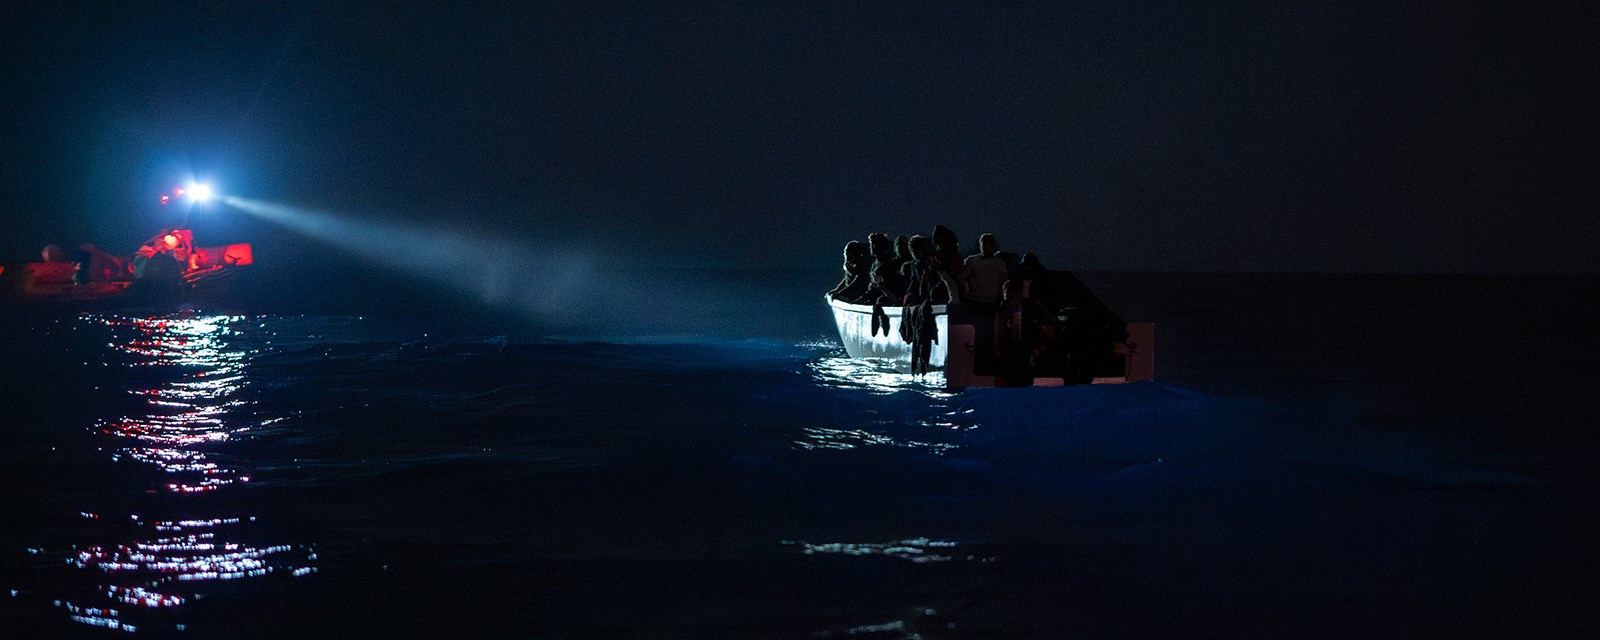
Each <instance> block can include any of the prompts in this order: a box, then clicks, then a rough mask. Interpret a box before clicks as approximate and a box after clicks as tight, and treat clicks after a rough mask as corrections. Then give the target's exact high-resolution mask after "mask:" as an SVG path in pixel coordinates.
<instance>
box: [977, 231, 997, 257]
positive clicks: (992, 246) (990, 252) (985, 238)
mask: <svg viewBox="0 0 1600 640" xmlns="http://www.w3.org/2000/svg"><path fill="white" fill-rule="evenodd" d="M999 250H1000V245H999V244H997V243H995V241H994V234H992V233H985V234H983V235H981V236H978V252H979V253H982V254H983V257H985V258H993V257H994V254H995V252H996V251H999Z"/></svg>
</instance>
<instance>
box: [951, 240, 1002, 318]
mask: <svg viewBox="0 0 1600 640" xmlns="http://www.w3.org/2000/svg"><path fill="white" fill-rule="evenodd" d="M978 248H979V251H980V253H978V254H977V255H973V256H969V257H968V258H967V260H966V262H965V263H964V264H965V265H966V268H965V269H963V270H962V271H961V276H960V278H959V280H960V282H961V291H962V295H961V302H962V304H965V305H968V306H969V307H973V308H974V310H977V311H984V310H988V311H993V310H994V309H996V308H998V307H999V305H1000V295H1001V293H1002V289H1003V288H1004V287H1005V285H1006V280H1009V279H1010V278H1011V273H1010V271H1011V270H1010V268H1009V267H1008V266H1007V265H1006V260H1005V258H1003V257H1001V256H1000V255H999V252H1000V247H999V243H998V242H996V241H995V239H994V234H992V233H985V234H983V235H981V236H978Z"/></svg>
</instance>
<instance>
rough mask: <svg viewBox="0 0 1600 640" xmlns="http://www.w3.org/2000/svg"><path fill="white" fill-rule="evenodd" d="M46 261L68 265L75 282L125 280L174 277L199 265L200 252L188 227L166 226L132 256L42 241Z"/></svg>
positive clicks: (201, 255)
mask: <svg viewBox="0 0 1600 640" xmlns="http://www.w3.org/2000/svg"><path fill="white" fill-rule="evenodd" d="M39 255H40V257H41V258H43V259H44V261H45V262H46V263H62V264H71V265H72V272H73V275H72V280H73V282H74V283H76V284H88V283H91V282H129V281H137V280H144V279H146V277H147V276H154V277H157V278H166V277H169V276H170V277H177V276H180V275H181V274H182V273H183V272H185V271H191V270H194V269H198V268H202V267H203V266H204V265H203V264H201V263H203V262H204V261H205V260H204V256H203V254H202V252H199V251H196V250H195V248H194V235H193V233H191V232H190V231H189V230H188V229H167V230H164V231H162V232H161V233H158V234H156V235H155V236H152V237H151V238H150V239H149V240H146V241H145V242H144V244H142V245H139V248H138V250H136V251H134V252H133V255H132V256H129V257H127V258H123V257H120V256H116V255H112V254H110V253H107V252H105V251H102V250H101V249H100V248H99V247H97V246H95V245H93V244H91V243H87V242H86V243H84V244H81V245H79V246H78V248H77V249H76V250H73V251H67V250H66V249H64V248H62V247H61V246H60V245H55V244H52V245H46V246H45V248H44V249H43V250H42V251H40V252H39Z"/></svg>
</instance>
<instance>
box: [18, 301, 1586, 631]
mask: <svg viewBox="0 0 1600 640" xmlns="http://www.w3.org/2000/svg"><path fill="white" fill-rule="evenodd" d="M1341 282H1343V281H1341ZM1442 282H1443V284H1440V282H1428V281H1418V282H1416V283H1413V284H1412V285H1393V284H1391V285H1389V286H1391V287H1392V290H1390V291H1388V292H1387V293H1383V294H1382V295H1387V296H1389V298H1388V299H1387V302H1386V303H1385V304H1388V305H1389V306H1390V308H1395V309H1399V310H1400V312H1397V313H1395V314H1394V315H1392V316H1391V317H1390V318H1389V321H1388V322H1386V323H1384V324H1383V325H1382V327H1383V328H1384V329H1388V330H1389V331H1384V330H1378V328H1377V327H1376V326H1374V325H1372V324H1370V323H1363V321H1362V320H1361V318H1362V316H1361V315H1360V314H1359V313H1352V312H1350V311H1349V310H1348V309H1349V308H1355V307H1347V306H1346V304H1345V303H1352V302H1358V301H1359V302H1364V303H1367V305H1368V306H1364V307H1360V308H1370V304H1371V302H1372V300H1371V297H1370V296H1372V295H1373V287H1372V286H1371V282H1368V281H1357V282H1355V283H1354V285H1351V284H1350V283H1348V282H1346V283H1344V284H1339V283H1334V284H1329V283H1328V281H1325V280H1315V279H1310V280H1302V281H1295V280H1292V279H1289V280H1282V279H1279V280H1273V279H1266V280H1260V279H1257V280H1249V279H1245V280H1241V279H1239V278H1237V277H1236V278H1233V279H1229V278H1226V277H1210V278H1200V277H1188V278H1187V279H1185V278H1175V277H1169V278H1168V279H1165V280H1162V279H1160V278H1157V277H1154V276H1148V277H1144V278H1143V279H1138V278H1129V279H1124V280H1117V279H1115V278H1107V279H1106V280H1105V283H1106V284H1103V285H1102V286H1114V290H1117V291H1124V292H1138V291H1142V292H1143V293H1144V295H1146V296H1148V297H1151V298H1158V299H1159V300H1160V303H1159V304H1147V305H1145V306H1143V307H1142V308H1135V309H1133V310H1132V311H1131V312H1130V311H1129V310H1128V309H1127V307H1130V306H1134V307H1137V305H1136V304H1130V303H1126V302H1123V303H1120V304H1119V306H1122V307H1123V308H1124V313H1126V314H1128V315H1130V316H1132V317H1137V318H1139V319H1151V320H1155V321H1157V322H1158V323H1161V325H1160V326H1161V327H1162V328H1163V329H1162V331H1163V333H1162V334H1161V337H1160V338H1159V340H1160V341H1161V342H1160V343H1159V345H1160V346H1159V347H1158V367H1160V368H1159V369H1158V371H1159V373H1160V378H1161V381H1159V382H1157V383H1146V384H1137V385H1129V386H1094V387H1070V388H1059V389H1027V390H969V391H967V392H964V393H960V394H951V393H947V392H945V391H943V390H942V389H941V386H942V385H941V381H940V380H939V379H938V378H937V377H936V376H935V377H929V378H914V377H910V376H906V375H903V374H898V373H895V372H893V371H891V370H884V369H880V368H878V367H875V366H873V365H871V364H864V363H861V362H857V361H852V360H849V359H847V358H844V357H842V355H843V354H842V353H841V351H840V349H839V348H838V345H837V343H836V342H835V341H833V340H832V339H831V338H830V337H829V336H828V335H827V333H828V330H829V328H828V327H826V326H821V327H810V326H807V327H806V328H805V329H803V330H801V331H787V330H773V326H774V325H772V324H770V323H767V324H763V323H761V322H758V321H756V320H754V318H758V317H759V315H758V314H757V313H755V312H753V313H752V315H751V317H750V318H749V319H746V320H744V321H740V322H731V323H728V324H726V325H724V326H723V327H722V328H721V330H720V331H718V332H716V333H714V334H712V333H708V334H703V335H683V334H679V335H678V337H671V336H668V337H656V338H651V339H648V340H633V341H629V340H619V339H616V338H614V337H607V338H605V339H604V340H603V341H599V340H596V341H590V340H587V339H585V338H583V337H581V336H578V337H574V336H571V335H568V336H566V337H561V338H559V339H557V338H543V337H537V336H535V335H518V336H515V337H514V336H512V335H511V333H507V334H505V335H501V334H495V333H485V332H482V331H480V330H479V329H481V328H482V327H483V326H484V324H485V323H483V322H475V323H470V324H469V323H456V324H452V323H451V322H445V321H440V320H439V319H437V318H435V319H432V320H426V321H421V320H419V319H418V318H416V317H410V316H405V315H388V316H384V315H378V316H358V315H339V314H328V313H318V314H309V315H299V314H259V313H257V314H248V313H247V314H242V315H219V314H212V313H206V312H203V311H187V312H177V313H172V312H170V311H168V312H161V313H129V312H124V313H104V314H88V315H79V316H68V317H51V318H41V317H29V318H20V319H14V320H12V321H9V323H8V324H7V325H6V328H7V329H8V331H9V333H8V337H7V338H6V347H7V350H6V353H7V358H8V368H7V370H6V371H5V373H4V374H3V375H4V377H3V378H0V383H3V384H0V400H3V401H4V407H3V408H4V415H3V417H0V427H3V429H0V483H3V484H4V486H5V487H7V488H8V490H9V491H8V492H7V493H6V494H5V495H4V496H3V497H0V508H3V509H4V511H3V513H4V514H5V515H4V517H3V518H0V558H4V561H3V563H0V630H12V631H15V632H16V633H19V634H20V635H12V634H11V633H6V634H3V635H5V636H6V637H34V636H54V635H72V634H89V635H105V634H127V633H132V634H134V635H142V636H156V637H162V636H180V637H300V636H310V637H437V636H452V635H464V634H465V635H482V636H490V637H570V638H580V637H584V638H587V637H641V636H643V637H684V638H691V637H694V638H698V637H740V638H748V637H760V638H768V637H770V638H813V637H852V638H855V637H860V638H969V637H971V638H979V637H981V638H1010V637H1028V638H1061V637H1130V636H1145V637H1153V636H1161V637H1171V636H1178V637H1193V636H1217V637H1238V636H1240V635H1245V636H1276V635H1300V636H1305V635H1312V636H1318V635H1320V636H1328V637H1347V636H1349V635H1368V636H1370V635H1379V636H1397V635H1398V636H1407V635H1415V634H1419V633H1427V634H1431V633H1436V632H1451V633H1456V634H1458V635H1475V634H1477V633H1480V632H1483V633H1518V632H1535V631H1536V632H1541V633H1542V634H1543V635H1561V632H1565V631H1568V630H1572V629H1577V628H1582V624H1583V623H1585V622H1586V621H1587V620H1586V619H1585V618H1584V616H1583V614H1582V613H1581V611H1583V610H1584V608H1582V607H1580V606H1579V604H1580V601H1581V600H1582V598H1581V597H1580V596H1581V594H1582V593H1583V589H1582V588H1583V586H1584V585H1587V584H1590V583H1591V581H1590V580H1589V579H1588V578H1587V577H1586V576H1590V575H1592V574H1591V573H1589V572H1588V570H1589V569H1592V568H1594V567H1596V566H1600V563H1597V562H1596V553H1595V552H1594V551H1593V548H1594V547H1593V545H1592V539H1593V538H1592V537H1591V536H1592V534H1594V533H1596V532H1597V528H1596V527H1595V526H1594V519H1593V517H1592V515H1593V509H1592V507H1591V506H1590V504H1589V502H1588V500H1587V497H1592V495H1594V494H1593V493H1592V490H1594V489H1595V488H1597V487H1600V483H1597V482H1596V474H1595V473H1594V472H1593V471H1590V470H1589V469H1591V468H1592V467H1593V465H1592V457H1591V456H1592V454H1593V453H1595V452H1596V450H1597V449H1600V447H1596V446H1595V441H1596V438H1595V435H1594V433H1595V432H1594V429H1593V424H1594V419H1595V418H1596V417H1600V411H1596V409H1595V407H1594V404H1593V403H1592V402H1591V401H1589V400H1588V399H1587V398H1589V397H1591V394H1592V393H1593V392H1594V391H1596V390H1600V382H1597V378H1596V376H1595V375H1594V374H1593V371H1591V370H1590V367H1589V365H1588V364H1586V363H1592V362H1593V361H1592V360H1591V359H1590V357H1591V355H1592V354H1594V353H1597V352H1600V349H1596V348H1595V344H1594V339H1593V338H1592V337H1587V336H1584V337H1574V336H1576V335H1578V334H1577V333H1576V332H1577V328H1578V327H1579V326H1581V322H1580V320H1578V319H1570V318H1567V317H1566V315H1565V314H1557V313H1550V314H1547V315H1543V316H1539V315H1535V316H1532V319H1533V320H1536V321H1538V322H1539V323H1540V325H1541V326H1542V327H1544V328H1546V329H1548V330H1549V331H1548V332H1547V333H1542V334H1541V333H1517V332H1503V331H1498V332H1497V331H1495V329H1494V328H1495V327H1497V326H1499V325H1498V323H1500V322H1501V321H1503V320H1504V318H1505V317H1508V316H1515V317H1518V318H1522V319H1529V318H1530V316H1529V315H1528V312H1527V311H1526V307H1522V308H1521V309H1522V311H1523V313H1522V314H1521V315H1517V314H1512V313H1509V312H1506V313H1504V314H1503V315H1502V316H1501V317H1487V316H1486V317H1481V318H1477V319H1471V320H1461V319H1453V316H1451V315H1449V313H1448V312H1447V311H1446V309H1447V307H1446V306H1444V305H1436V304H1432V303H1431V302H1439V301H1451V300H1468V299H1482V298H1481V296H1482V295H1485V292H1487V295H1492V296H1499V297H1498V298H1496V299H1498V300H1502V301H1512V302H1514V301H1517V300H1520V299H1521V298H1519V296H1524V297H1529V298H1538V297H1540V296H1543V295H1545V294H1548V293H1551V292H1559V291H1563V290H1565V289H1564V287H1568V285H1566V284H1563V283H1559V282H1558V283H1544V284H1539V283H1537V282H1536V283H1534V286H1533V289H1534V290H1532V291H1530V290H1529V285H1527V283H1525V282H1512V283H1510V284H1509V285H1507V284H1505V283H1503V282H1502V283H1500V284H1499V285H1496V284H1495V283H1490V285H1491V286H1488V287H1487V288H1486V287H1485V286H1484V285H1483V284H1482V283H1476V282H1475V283H1471V286H1465V287H1463V286H1460V283H1459V282H1456V284H1455V285H1451V282H1454V281H1442ZM1407 286H1410V287H1411V288H1407ZM1449 286H1457V289H1455V290H1450V289H1449ZM1495 286H1500V287H1501V288H1499V289H1496V288H1495ZM1539 287H1545V288H1543V289H1540V288H1539ZM1263 289H1266V290H1267V291H1265V292H1263ZM1441 289H1443V290H1445V293H1437V292H1438V291H1439V290H1441ZM1451 291H1453V293H1452V292H1451ZM1430 292H1434V293H1430ZM1264 293H1265V294H1270V295H1263V294H1264ZM1124 295H1127V294H1124ZM1427 295H1433V296H1434V297H1433V298H1432V299H1431V302H1430V304H1426V305H1420V306H1414V307H1406V306H1404V305H1405V304H1406V301H1409V300H1415V299H1417V298H1418V296H1427ZM1108 297H1112V298H1113V299H1115V296H1108ZM1131 297H1132V298H1133V299H1138V296H1131ZM1263 299H1269V300H1272V304H1270V305H1269V304H1266V303H1265V302H1261V301H1260V300H1263ZM1246 301H1254V302H1249V303H1247V302H1246ZM1226 304H1233V305H1238V306H1243V305H1246V304H1255V305H1256V306H1255V307H1250V308H1251V309H1254V310H1255V312H1257V314H1258V315H1256V316H1255V317H1254V318H1255V319H1251V318H1250V317H1249V316H1240V315H1236V314H1221V313H1218V309H1219V308H1221V306H1222V305H1226ZM1590 304H1591V305H1592V304H1593V303H1590ZM817 306H819V307H820V304H819V305H817ZM796 308H797V309H799V308H802V307H800V306H799V305H798V304H797V306H796ZM1236 308H1237V307H1236ZM1268 311H1277V312H1278V313H1277V315H1272V316H1270V319H1264V318H1267V317H1268V316H1267V314H1266V312H1268ZM766 312H770V310H763V311H761V312H760V313H766ZM816 317H824V316H823V315H822V313H821V312H820V309H819V310H818V312H817V313H816ZM1441 320H1448V322H1443V323H1442V324H1441V323H1439V321H1441ZM1241 323H1244V324H1249V325H1252V326H1253V329H1252V331H1251V332H1250V334H1249V336H1248V339H1245V338H1243V337H1242V336H1241V332H1240V329H1239V328H1240V326H1241ZM1430 323H1434V324H1432V325H1430ZM488 324H489V325H491V326H492V324H493V322H492V321H490V322H489V323H488ZM796 324H804V323H794V322H791V323H790V324H786V325H782V326H783V327H791V326H795V325H796ZM1428 326H1431V327H1432V328H1431V329H1429V330H1428V331H1427V332H1418V331H1415V330H1414V327H1428ZM519 331H520V330H519ZM523 333H526V332H523ZM658 333H664V332H658ZM1485 335H1492V336H1495V337H1496V340H1495V341H1486V340H1484V339H1483V337H1484V336H1485ZM1551 335H1557V336H1562V339H1561V340H1556V339H1554V338H1551V337H1549V336H1551ZM1563 340H1565V342H1562V341H1563ZM1574 341H1575V342H1574ZM1558 344H1561V345H1564V347H1562V348H1564V349H1565V350H1564V351H1562V350H1560V349H1557V346H1558ZM1469 347H1470V348H1469ZM1533 352H1538V353H1540V354H1542V355H1541V357H1540V358H1538V359H1523V358H1520V357H1519V356H1520V355H1522V354H1525V353H1533ZM1536 382H1537V383H1536Z"/></svg>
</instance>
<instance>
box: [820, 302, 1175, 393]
mask: <svg viewBox="0 0 1600 640" xmlns="http://www.w3.org/2000/svg"><path fill="white" fill-rule="evenodd" d="M827 302H828V306H829V307H830V308H831V309H832V311H833V321H834V324H835V325H836V326H837V327H838V330H839V342H840V343H842V344H843V345H844V350H845V353H847V354H849V355H850V357H852V358H860V359H872V360H878V361H881V362H883V363H884V364H887V365H889V366H892V367H894V369H895V370H896V371H899V372H901V373H911V345H910V344H908V343H907V342H906V341H905V340H903V339H901V337H900V324H901V313H902V309H901V308H900V307H888V306H886V307H883V312H884V314H885V315H887V316H888V318H889V330H888V332H887V333H885V332H884V331H883V330H882V329H881V328H880V329H879V330H878V332H877V333H873V331H872V329H873V327H872V314H873V311H872V305H864V304H853V303H849V302H841V301H839V300H835V299H833V298H827ZM934 314H935V315H934V322H935V324H936V325H937V326H938V329H939V334H938V335H939V338H938V341H937V342H935V343H933V344H932V345H931V349H930V352H929V356H928V363H929V368H930V369H939V370H943V371H944V375H945V384H946V385H947V386H949V387H951V388H965V387H992V386H996V384H998V383H999V381H998V380H997V378H995V377H994V376H986V375H978V374H976V373H974V371H973V353H974V344H975V343H976V339H977V331H976V328H975V327H974V326H973V325H971V324H959V323H958V324H951V323H950V316H949V310H948V308H946V307H945V306H943V305H939V306H935V307H934ZM1127 327H1128V338H1127V340H1125V341H1123V342H1121V343H1118V344H1116V345H1115V349H1114V353H1115V354H1116V357H1117V358H1119V359H1120V360H1121V364H1122V373H1121V375H1114V376H1097V377H1095V378H1093V379H1092V380H1091V382H1092V383H1093V384H1122V383H1128V382H1137V381H1140V380H1153V379H1154V378H1155V323H1151V322H1130V323H1128V325H1127ZM952 344H954V345H958V346H959V347H960V348H958V349H956V350H955V351H954V352H953V353H952V351H951V349H950V345H952ZM1030 380H1031V382H1030V386H1036V387H1045V386H1062V385H1065V384H1067V382H1066V380H1065V379H1063V378H1060V377H1035V378H1031V379H1030Z"/></svg>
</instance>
